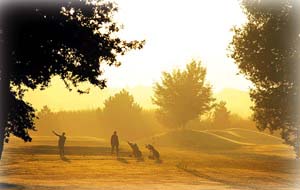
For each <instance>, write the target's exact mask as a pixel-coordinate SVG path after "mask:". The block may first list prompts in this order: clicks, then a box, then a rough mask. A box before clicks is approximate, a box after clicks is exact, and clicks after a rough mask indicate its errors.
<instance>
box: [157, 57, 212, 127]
mask: <svg viewBox="0 0 300 190" xmlns="http://www.w3.org/2000/svg"><path fill="white" fill-rule="evenodd" d="M205 76H206V69H205V68H204V67H202V66H201V62H200V61H195V60H194V61H192V62H191V63H189V64H187V66H186V69H185V70H174V71H173V72H172V73H167V72H164V73H163V76H162V81H161V83H156V84H155V86H154V97H153V103H154V104H156V105H157V106H158V107H159V108H158V110H157V113H158V117H159V119H160V121H161V122H162V123H164V124H165V125H167V126H173V127H184V126H185V125H186V123H187V122H188V121H190V120H192V119H195V118H197V117H198V116H199V115H200V116H201V115H203V114H204V113H206V112H207V111H209V110H210V109H211V108H212V102H213V101H214V99H213V98H212V90H211V86H210V85H209V84H206V83H205Z"/></svg>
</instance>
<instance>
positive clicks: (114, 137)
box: [110, 131, 119, 156]
mask: <svg viewBox="0 0 300 190" xmlns="http://www.w3.org/2000/svg"><path fill="white" fill-rule="evenodd" d="M110 144H111V154H113V153H114V149H115V148H116V154H117V156H119V138H118V135H117V131H115V132H114V134H113V135H112V136H111V138H110Z"/></svg>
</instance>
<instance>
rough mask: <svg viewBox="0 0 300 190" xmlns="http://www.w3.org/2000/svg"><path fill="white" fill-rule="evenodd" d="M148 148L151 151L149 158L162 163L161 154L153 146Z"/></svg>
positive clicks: (147, 146) (148, 145)
mask: <svg viewBox="0 0 300 190" xmlns="http://www.w3.org/2000/svg"><path fill="white" fill-rule="evenodd" d="M146 148H147V149H148V150H149V151H150V155H149V156H148V158H149V159H151V160H156V161H160V154H159V152H158V151H157V150H156V149H155V148H154V146H152V145H151V144H147V145H146Z"/></svg>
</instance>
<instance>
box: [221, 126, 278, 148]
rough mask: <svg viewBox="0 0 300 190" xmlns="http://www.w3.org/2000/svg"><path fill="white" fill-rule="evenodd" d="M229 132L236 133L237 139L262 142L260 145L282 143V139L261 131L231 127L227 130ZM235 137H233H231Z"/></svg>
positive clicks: (245, 141) (247, 141) (255, 142)
mask: <svg viewBox="0 0 300 190" xmlns="http://www.w3.org/2000/svg"><path fill="white" fill-rule="evenodd" d="M224 132H226V133H227V134H228V133H229V134H234V135H235V137H237V138H236V140H238V141H240V142H244V143H253V144H260V145H272V144H282V142H283V141H282V139H280V138H278V137H275V136H273V135H270V134H267V133H263V132H259V131H252V130H248V129H241V128H231V129H228V130H225V131H224ZM231 138H232V139H234V138H233V137H231Z"/></svg>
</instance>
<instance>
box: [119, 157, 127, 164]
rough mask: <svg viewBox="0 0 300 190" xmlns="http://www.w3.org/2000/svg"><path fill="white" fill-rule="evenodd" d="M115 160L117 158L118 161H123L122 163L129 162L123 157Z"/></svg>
mask: <svg viewBox="0 0 300 190" xmlns="http://www.w3.org/2000/svg"><path fill="white" fill-rule="evenodd" d="M117 160H118V161H119V162H122V163H124V164H129V162H128V161H127V160H126V159H125V158H122V157H118V158H117Z"/></svg>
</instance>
